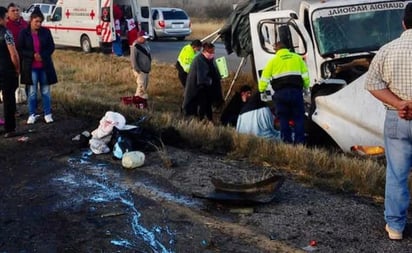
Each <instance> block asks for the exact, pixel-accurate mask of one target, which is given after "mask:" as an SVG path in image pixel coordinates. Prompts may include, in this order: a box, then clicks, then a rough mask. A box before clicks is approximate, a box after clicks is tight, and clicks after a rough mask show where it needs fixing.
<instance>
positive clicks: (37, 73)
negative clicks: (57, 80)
mask: <svg viewBox="0 0 412 253" xmlns="http://www.w3.org/2000/svg"><path fill="white" fill-rule="evenodd" d="M31 78H32V81H33V84H32V85H29V98H28V100H29V115H33V114H36V110H37V84H38V83H39V84H40V92H41V99H42V104H43V111H44V115H47V114H51V94H50V85H49V83H48V82H47V77H46V72H44V70H43V69H33V70H32V72H31Z"/></svg>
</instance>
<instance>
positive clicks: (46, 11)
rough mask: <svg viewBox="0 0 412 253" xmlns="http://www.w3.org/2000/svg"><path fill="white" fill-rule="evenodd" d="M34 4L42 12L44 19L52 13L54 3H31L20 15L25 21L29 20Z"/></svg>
mask: <svg viewBox="0 0 412 253" xmlns="http://www.w3.org/2000/svg"><path fill="white" fill-rule="evenodd" d="M36 6H38V7H39V8H40V11H41V12H42V13H43V15H44V20H46V19H47V17H48V16H50V15H51V14H52V12H53V10H54V8H55V7H56V5H55V4H44V3H33V4H32V5H30V6H29V8H27V10H25V11H23V12H22V13H21V16H22V17H23V19H24V20H26V21H29V20H30V15H31V13H32V12H33V10H34V8H35V7H36Z"/></svg>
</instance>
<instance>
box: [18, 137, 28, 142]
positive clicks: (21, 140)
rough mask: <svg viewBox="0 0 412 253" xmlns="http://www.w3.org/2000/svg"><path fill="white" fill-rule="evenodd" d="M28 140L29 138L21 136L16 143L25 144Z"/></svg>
mask: <svg viewBox="0 0 412 253" xmlns="http://www.w3.org/2000/svg"><path fill="white" fill-rule="evenodd" d="M28 140H29V137H27V136H21V137H19V138H18V139H17V141H18V142H27V141H28Z"/></svg>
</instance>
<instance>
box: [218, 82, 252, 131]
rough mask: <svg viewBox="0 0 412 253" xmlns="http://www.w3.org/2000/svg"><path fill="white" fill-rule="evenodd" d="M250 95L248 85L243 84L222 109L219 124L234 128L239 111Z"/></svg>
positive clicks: (250, 89)
mask: <svg viewBox="0 0 412 253" xmlns="http://www.w3.org/2000/svg"><path fill="white" fill-rule="evenodd" d="M251 95H252V88H251V87H250V86H249V85H247V84H245V85H243V86H242V87H240V90H239V91H238V92H236V93H235V95H233V97H232V98H231V99H230V101H229V103H228V104H227V106H226V107H225V109H223V112H222V115H221V116H220V122H221V123H222V124H223V125H229V126H232V127H236V123H237V118H238V117H239V113H240V110H241V109H242V107H243V106H244V105H245V104H246V102H247V101H248V99H249V97H250V96H251Z"/></svg>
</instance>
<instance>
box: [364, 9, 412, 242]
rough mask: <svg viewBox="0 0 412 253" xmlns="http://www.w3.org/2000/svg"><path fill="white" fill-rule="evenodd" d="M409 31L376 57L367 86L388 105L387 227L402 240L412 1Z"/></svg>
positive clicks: (408, 161)
mask: <svg viewBox="0 0 412 253" xmlns="http://www.w3.org/2000/svg"><path fill="white" fill-rule="evenodd" d="M402 25H403V27H404V29H405V31H404V32H403V33H402V35H401V36H400V37H399V38H398V39H395V40H394V41H392V42H390V43H388V44H386V45H385V46H383V47H382V48H381V49H380V50H379V51H378V52H377V54H376V56H375V57H374V59H373V60H372V63H371V66H370V68H369V71H368V75H367V78H366V84H365V88H366V89H367V90H369V91H370V93H371V94H372V95H373V96H375V97H376V98H377V99H379V100H380V101H381V102H382V103H383V104H384V105H385V107H386V108H387V111H386V118H385V124H384V141H385V154H386V159H387V165H386V185H385V213H384V215H385V221H386V227H385V230H386V232H387V233H388V236H389V238H390V239H392V240H401V239H402V236H403V234H402V233H403V230H404V229H405V226H406V223H407V210H408V207H409V199H410V193H409V188H408V177H409V173H410V170H411V166H412V131H411V130H412V3H409V4H407V5H406V8H405V12H404V18H403V22H402Z"/></svg>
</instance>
